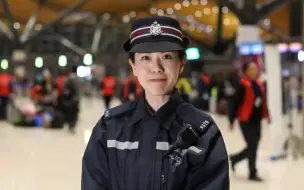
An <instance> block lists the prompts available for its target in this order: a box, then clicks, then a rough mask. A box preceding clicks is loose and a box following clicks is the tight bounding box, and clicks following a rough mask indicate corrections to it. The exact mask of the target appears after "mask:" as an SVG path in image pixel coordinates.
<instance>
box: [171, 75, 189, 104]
mask: <svg viewBox="0 0 304 190" xmlns="http://www.w3.org/2000/svg"><path fill="white" fill-rule="evenodd" d="M175 87H176V88H177V89H178V91H179V93H180V95H181V97H182V98H183V99H184V101H185V102H190V94H191V93H192V86H191V83H190V80H189V79H188V78H187V77H181V78H179V79H178V81H177V83H176V86H175Z"/></svg>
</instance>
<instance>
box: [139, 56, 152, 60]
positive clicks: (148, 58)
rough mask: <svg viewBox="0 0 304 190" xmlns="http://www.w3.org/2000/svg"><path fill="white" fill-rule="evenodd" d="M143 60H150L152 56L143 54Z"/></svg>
mask: <svg viewBox="0 0 304 190" xmlns="http://www.w3.org/2000/svg"><path fill="white" fill-rule="evenodd" d="M141 60H150V57H149V56H143V57H142V58H141Z"/></svg>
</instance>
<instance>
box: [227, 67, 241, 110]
mask: <svg viewBox="0 0 304 190" xmlns="http://www.w3.org/2000/svg"><path fill="white" fill-rule="evenodd" d="M239 70H240V69H237V68H235V69H234V70H233V71H231V72H229V73H228V76H227V78H226V80H225V82H224V85H225V87H224V91H225V96H226V99H227V101H228V113H230V109H231V105H230V104H231V102H233V97H234V94H235V91H236V89H237V87H238V86H239V83H240V80H241V77H240V76H239Z"/></svg>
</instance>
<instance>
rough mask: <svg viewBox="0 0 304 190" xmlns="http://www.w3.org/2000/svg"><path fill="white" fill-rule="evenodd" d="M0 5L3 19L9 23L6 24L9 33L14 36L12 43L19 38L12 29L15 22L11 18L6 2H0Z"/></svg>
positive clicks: (3, 0)
mask: <svg viewBox="0 0 304 190" xmlns="http://www.w3.org/2000/svg"><path fill="white" fill-rule="evenodd" d="M0 3H1V5H2V9H3V12H4V16H5V18H6V19H7V20H8V22H9V23H8V24H9V28H10V30H11V32H12V33H13V35H14V41H17V40H18V39H19V36H18V32H17V30H16V29H15V28H14V23H15V20H14V18H13V15H12V12H11V10H10V8H9V6H8V4H7V1H6V0H0Z"/></svg>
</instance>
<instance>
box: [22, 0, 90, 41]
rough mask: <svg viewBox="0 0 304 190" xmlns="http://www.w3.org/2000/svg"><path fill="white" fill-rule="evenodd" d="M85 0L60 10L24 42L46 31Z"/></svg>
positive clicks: (84, 1)
mask: <svg viewBox="0 0 304 190" xmlns="http://www.w3.org/2000/svg"><path fill="white" fill-rule="evenodd" d="M86 2H87V0H79V1H78V2H77V3H76V4H75V5H74V6H72V7H70V8H67V9H65V10H63V11H62V12H60V13H59V14H58V16H57V17H56V18H55V19H53V20H52V21H51V22H50V23H49V24H47V25H46V26H44V27H43V28H42V29H41V30H40V31H38V32H36V33H35V34H34V35H32V36H30V37H29V39H28V40H27V41H25V42H24V43H27V42H29V41H31V40H33V39H34V38H37V37H38V36H40V35H41V34H43V33H44V32H46V31H47V30H48V29H50V28H52V27H53V26H55V25H56V24H57V23H59V22H60V21H61V20H63V19H64V18H65V17H67V16H69V15H70V14H72V13H73V12H75V11H76V10H78V9H80V7H82V6H83V5H84V4H85V3H86Z"/></svg>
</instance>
